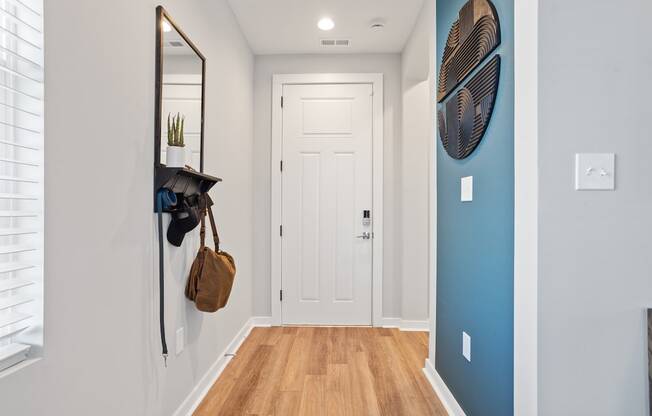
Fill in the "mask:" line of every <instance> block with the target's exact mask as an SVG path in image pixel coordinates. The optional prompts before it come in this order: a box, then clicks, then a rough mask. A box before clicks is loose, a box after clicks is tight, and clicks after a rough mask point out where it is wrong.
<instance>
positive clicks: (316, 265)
mask: <svg viewBox="0 0 652 416" xmlns="http://www.w3.org/2000/svg"><path fill="white" fill-rule="evenodd" d="M372 95H373V88H372V86H371V85H370V84H323V85H318V84H314V85H284V86H283V101H284V105H283V145H282V146H283V172H282V178H283V180H282V194H283V196H282V217H283V235H282V248H281V250H282V290H283V292H282V293H283V300H282V319H283V323H284V324H316V325H371V315H372V310H371V308H372V304H371V299H372V242H371V237H372V226H371V224H370V221H369V220H367V221H365V220H364V216H365V214H364V213H365V211H367V212H368V216H369V217H371V215H372V124H373V111H372V98H373V97H372Z"/></svg>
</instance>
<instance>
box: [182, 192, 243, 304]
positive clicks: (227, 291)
mask: <svg viewBox="0 0 652 416" xmlns="http://www.w3.org/2000/svg"><path fill="white" fill-rule="evenodd" d="M202 199H203V201H201V202H200V205H201V214H200V216H201V228H200V232H199V236H200V240H201V245H200V247H199V252H198V253H197V258H195V261H194V262H193V263H192V267H191V268H190V275H189V276H188V283H187V284H186V297H187V298H188V299H190V300H191V301H193V302H195V306H196V307H197V309H199V310H200V311H202V312H215V311H217V310H219V309H222V308H223V307H224V306H226V303H227V302H228V301H229V296H230V295H231V288H232V287H233V281H234V280H235V262H234V261H233V257H231V255H229V254H228V253H226V252H224V251H221V250H220V237H219V236H218V235H217V227H216V226H215V219H214V218H213V210H212V209H211V205H212V201H211V200H210V198H209V197H208V196H204V197H203V198H202ZM206 211H208V218H209V219H210V221H211V228H212V230H213V242H214V243H215V250H214V251H213V250H212V249H211V248H209V247H206V245H205V240H206V221H205V220H206Z"/></svg>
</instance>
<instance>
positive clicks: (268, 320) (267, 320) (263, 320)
mask: <svg viewBox="0 0 652 416" xmlns="http://www.w3.org/2000/svg"><path fill="white" fill-rule="evenodd" d="M251 323H252V326H254V327H263V328H267V327H270V326H272V317H271V316H254V317H253V318H251Z"/></svg>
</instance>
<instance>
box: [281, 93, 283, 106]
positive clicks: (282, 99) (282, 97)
mask: <svg viewBox="0 0 652 416" xmlns="http://www.w3.org/2000/svg"><path fill="white" fill-rule="evenodd" d="M281 108H283V96H282V95H281Z"/></svg>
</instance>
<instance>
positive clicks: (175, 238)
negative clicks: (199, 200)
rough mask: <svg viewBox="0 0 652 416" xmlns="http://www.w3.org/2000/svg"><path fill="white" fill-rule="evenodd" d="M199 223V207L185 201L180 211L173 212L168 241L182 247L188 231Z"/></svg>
mask: <svg viewBox="0 0 652 416" xmlns="http://www.w3.org/2000/svg"><path fill="white" fill-rule="evenodd" d="M198 224H199V208H198V207H197V206H192V207H191V206H190V205H188V202H186V201H183V205H182V206H181V207H180V209H179V210H178V211H174V212H172V221H171V222H170V226H169V227H168V241H169V242H170V244H172V245H173V246H177V247H181V243H183V238H184V237H185V236H186V233H188V232H190V231H192V230H193V229H194V228H195V227H197V225H198Z"/></svg>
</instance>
